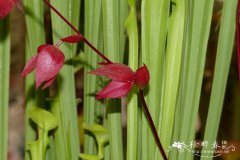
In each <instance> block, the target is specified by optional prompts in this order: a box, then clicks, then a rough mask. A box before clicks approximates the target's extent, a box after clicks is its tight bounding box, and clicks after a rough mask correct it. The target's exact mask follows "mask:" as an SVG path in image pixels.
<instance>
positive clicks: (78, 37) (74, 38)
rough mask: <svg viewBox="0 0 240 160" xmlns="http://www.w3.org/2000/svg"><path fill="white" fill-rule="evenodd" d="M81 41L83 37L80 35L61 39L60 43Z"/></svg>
mask: <svg viewBox="0 0 240 160" xmlns="http://www.w3.org/2000/svg"><path fill="white" fill-rule="evenodd" d="M82 39H83V36H82V35H81V34H78V35H72V36H68V37H65V38H62V39H61V41H63V42H68V43H78V42H80V41H81V40H82Z"/></svg>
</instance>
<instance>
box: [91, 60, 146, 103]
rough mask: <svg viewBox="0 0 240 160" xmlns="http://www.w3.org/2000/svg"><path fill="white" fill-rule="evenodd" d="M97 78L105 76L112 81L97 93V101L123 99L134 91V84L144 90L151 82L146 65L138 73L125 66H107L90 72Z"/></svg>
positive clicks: (116, 64)
mask: <svg viewBox="0 0 240 160" xmlns="http://www.w3.org/2000/svg"><path fill="white" fill-rule="evenodd" d="M90 73H91V74H95V75H97V76H105V77H108V78H109V79H111V80H112V81H111V82H110V83H109V84H108V85H107V86H106V87H105V88H103V89H102V90H101V91H100V92H98V93H97V97H96V99H102V98H121V97H124V96H126V95H127V94H128V93H129V92H130V91H131V89H132V86H133V84H135V85H136V86H137V87H138V88H140V89H143V88H144V87H145V86H146V85H147V84H148V82H149V73H148V69H147V67H146V65H144V66H143V67H140V68H139V69H138V70H137V71H136V72H133V71H132V69H131V68H129V67H128V66H126V65H124V64H118V63H113V64H106V65H103V66H102V67H100V68H97V69H96V70H93V71H91V72H90Z"/></svg>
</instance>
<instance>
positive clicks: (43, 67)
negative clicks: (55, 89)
mask: <svg viewBox="0 0 240 160" xmlns="http://www.w3.org/2000/svg"><path fill="white" fill-rule="evenodd" d="M40 47H41V48H39V49H38V51H40V52H39V53H38V59H37V63H36V86H37V87H39V86H40V85H41V84H42V83H43V82H45V81H48V80H50V79H52V78H53V77H55V76H56V75H57V74H58V72H59V71H60V69H61V68H62V66H63V63H64V55H63V53H62V52H61V51H60V50H59V49H58V48H56V47H55V46H52V45H44V46H40Z"/></svg>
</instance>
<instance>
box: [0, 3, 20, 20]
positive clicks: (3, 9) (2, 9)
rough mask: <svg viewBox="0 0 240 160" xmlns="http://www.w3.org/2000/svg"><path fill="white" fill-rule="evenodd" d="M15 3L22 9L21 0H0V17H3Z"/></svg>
mask: <svg viewBox="0 0 240 160" xmlns="http://www.w3.org/2000/svg"><path fill="white" fill-rule="evenodd" d="M15 4H16V5H17V7H18V8H19V9H20V10H22V2H21V0H0V19H3V18H5V17H6V16H7V15H8V14H9V13H10V12H11V10H12V8H13V6H14V5H15Z"/></svg>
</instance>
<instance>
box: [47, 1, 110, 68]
mask: <svg viewBox="0 0 240 160" xmlns="http://www.w3.org/2000/svg"><path fill="white" fill-rule="evenodd" d="M43 1H44V3H45V4H46V5H48V6H49V7H50V8H51V9H52V10H53V11H54V12H55V13H56V14H57V15H58V16H59V17H60V18H61V19H62V20H63V21H64V22H65V23H66V24H67V25H68V26H69V27H71V28H72V30H74V32H76V33H77V34H78V35H80V36H81V37H82V41H83V42H84V43H86V44H87V45H88V46H89V47H90V48H91V49H92V50H94V51H95V52H96V53H97V54H98V55H99V56H100V57H102V58H103V59H104V60H105V61H107V63H108V64H111V63H112V61H110V60H109V59H108V58H107V57H106V56H105V55H104V54H102V53H101V52H100V51H99V50H98V49H97V48H95V47H94V46H93V45H92V44H91V43H90V42H89V41H88V40H87V39H86V38H85V37H84V36H83V35H82V34H81V33H80V32H79V31H78V30H77V29H76V28H75V27H74V26H73V25H72V24H71V23H70V22H69V21H68V20H67V19H66V18H65V17H64V16H63V15H62V14H61V13H60V12H59V11H58V10H57V9H56V8H55V7H53V6H52V5H51V4H50V3H49V2H48V1H47V0H43Z"/></svg>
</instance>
